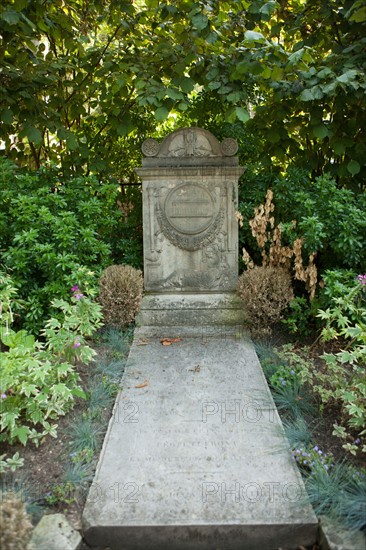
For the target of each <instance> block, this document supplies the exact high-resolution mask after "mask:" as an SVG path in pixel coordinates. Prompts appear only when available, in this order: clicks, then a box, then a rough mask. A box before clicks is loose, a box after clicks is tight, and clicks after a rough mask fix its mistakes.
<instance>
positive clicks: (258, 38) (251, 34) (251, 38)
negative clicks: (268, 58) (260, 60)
mask: <svg viewBox="0 0 366 550" xmlns="http://www.w3.org/2000/svg"><path fill="white" fill-rule="evenodd" d="M244 36H245V40H248V42H265V38H264V36H263V34H261V33H260V32H255V31H246V33H245V34H244Z"/></svg>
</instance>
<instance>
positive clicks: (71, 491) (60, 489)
mask: <svg viewBox="0 0 366 550" xmlns="http://www.w3.org/2000/svg"><path fill="white" fill-rule="evenodd" d="M45 500H46V502H47V503H48V504H51V505H56V504H72V503H73V502H75V501H76V496H75V485H74V483H72V482H71V481H67V482H65V483H61V484H57V485H54V487H53V488H52V491H50V492H49V493H48V494H47V495H46V498H45Z"/></svg>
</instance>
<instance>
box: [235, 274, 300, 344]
mask: <svg viewBox="0 0 366 550" xmlns="http://www.w3.org/2000/svg"><path fill="white" fill-rule="evenodd" d="M238 294H239V296H240V298H241V299H242V301H243V304H244V308H245V311H246V313H247V315H248V319H249V322H250V323H251V326H252V327H253V330H254V332H255V333H257V334H260V333H263V332H266V331H267V332H268V331H270V330H271V326H272V325H273V324H274V323H276V322H277V321H279V320H280V319H281V314H282V312H283V310H284V309H285V308H286V307H287V306H288V304H289V302H290V301H291V300H292V298H293V290H292V284H291V277H290V275H289V273H288V271H287V270H286V269H283V268H280V267H272V266H257V267H254V268H252V269H248V270H247V271H245V272H244V273H242V275H241V276H240V277H239V281H238Z"/></svg>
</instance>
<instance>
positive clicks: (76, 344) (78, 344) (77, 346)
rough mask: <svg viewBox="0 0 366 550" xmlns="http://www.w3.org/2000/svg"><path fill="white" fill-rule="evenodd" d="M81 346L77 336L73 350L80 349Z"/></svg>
mask: <svg viewBox="0 0 366 550" xmlns="http://www.w3.org/2000/svg"><path fill="white" fill-rule="evenodd" d="M80 346H81V344H80V337H79V336H77V337H76V341H75V343H74V345H73V348H79V347H80Z"/></svg>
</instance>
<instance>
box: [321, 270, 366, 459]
mask: <svg viewBox="0 0 366 550" xmlns="http://www.w3.org/2000/svg"><path fill="white" fill-rule="evenodd" d="M365 292H366V277H365V276H364V275H360V276H359V278H358V280H356V281H354V284H353V287H352V288H351V290H349V291H348V292H347V293H346V294H345V295H340V296H337V295H335V297H334V298H333V299H332V300H331V306H330V307H329V308H328V309H327V310H325V311H323V310H320V311H319V317H320V318H321V319H322V320H324V321H325V323H326V325H325V327H324V329H323V331H322V337H323V339H324V340H332V339H336V338H343V339H344V340H345V341H346V342H348V345H347V347H346V348H345V349H343V350H341V351H339V352H337V353H327V354H324V355H323V359H324V361H325V363H326V369H325V371H324V372H320V373H315V372H312V373H311V374H312V382H313V384H314V386H313V387H314V391H316V392H317V393H318V394H319V395H320V397H321V400H322V402H323V404H326V403H328V402H331V401H335V402H338V403H339V404H340V406H341V408H342V413H343V414H342V418H341V419H340V422H339V424H338V423H337V424H335V425H334V434H335V435H338V436H339V437H341V438H343V439H344V440H346V441H347V440H348V442H346V443H345V444H344V445H343V447H344V448H345V449H347V450H348V451H350V452H351V453H352V454H356V452H357V451H358V447H357V446H356V445H355V443H354V440H355V437H354V436H353V435H352V434H356V435H357V440H358V442H360V438H362V437H363V438H364V437H365V435H366V377H365V366H366V307H365V306H366V300H365V297H366V296H365ZM362 450H363V452H366V444H364V445H363V448H362Z"/></svg>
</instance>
